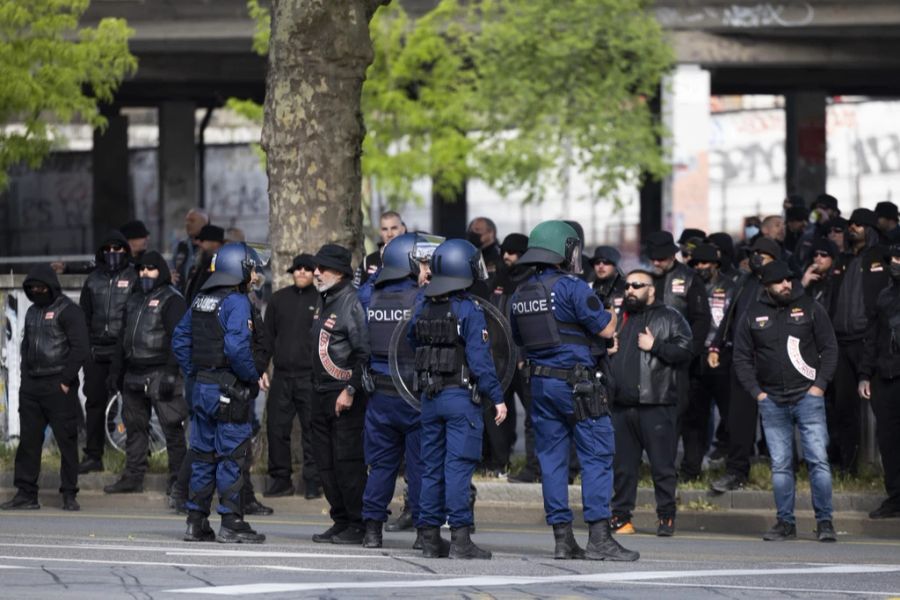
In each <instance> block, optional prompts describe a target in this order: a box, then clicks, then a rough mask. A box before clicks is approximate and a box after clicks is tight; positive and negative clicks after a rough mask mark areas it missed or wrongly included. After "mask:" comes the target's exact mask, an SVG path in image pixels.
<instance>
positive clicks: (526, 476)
mask: <svg viewBox="0 0 900 600" xmlns="http://www.w3.org/2000/svg"><path fill="white" fill-rule="evenodd" d="M506 481H508V482H509V483H540V481H541V477H540V475H538V474H537V473H535V472H534V471H532V470H531V469H529V468H527V467H526V468H524V469H522V470H521V471H519V472H518V473H516V474H514V475H510V476H509V477H507V478H506Z"/></svg>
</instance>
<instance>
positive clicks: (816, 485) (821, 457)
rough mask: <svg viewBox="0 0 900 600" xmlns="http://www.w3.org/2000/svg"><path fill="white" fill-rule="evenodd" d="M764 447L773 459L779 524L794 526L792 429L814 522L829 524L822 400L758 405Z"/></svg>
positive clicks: (768, 401)
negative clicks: (797, 438) (797, 433)
mask: <svg viewBox="0 0 900 600" xmlns="http://www.w3.org/2000/svg"><path fill="white" fill-rule="evenodd" d="M759 413H760V415H762V422H763V430H764V431H765V434H766V444H768V446H769V455H770V456H771V457H772V488H773V490H774V492H775V508H776V509H777V511H778V518H779V520H782V521H786V522H788V523H794V522H795V518H794V495H795V494H794V493H795V485H794V466H793V442H794V426H795V425H796V426H797V429H798V430H799V431H800V444H801V446H802V448H803V459H804V460H805V461H806V467H807V469H808V470H809V483H810V488H811V490H812V503H813V509H814V510H815V513H816V521H830V520H831V467H830V466H829V464H828V454H827V452H826V450H825V449H826V447H827V446H828V429H827V427H826V425H825V398H823V397H822V396H813V395H812V394H806V395H805V396H803V398H802V399H801V400H800V401H798V402H796V403H790V404H788V403H785V404H779V403H777V402H775V401H774V400H772V399H771V398H764V399H763V400H761V401H760V403H759Z"/></svg>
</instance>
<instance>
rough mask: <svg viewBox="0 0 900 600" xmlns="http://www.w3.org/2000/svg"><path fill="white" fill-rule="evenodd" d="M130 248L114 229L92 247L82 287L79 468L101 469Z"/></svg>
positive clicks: (133, 277) (115, 384) (131, 275)
mask: <svg viewBox="0 0 900 600" xmlns="http://www.w3.org/2000/svg"><path fill="white" fill-rule="evenodd" d="M130 256H131V249H130V248H129V247H128V242H127V241H126V240H125V236H123V235H122V234H121V233H120V232H118V231H116V230H113V231H111V232H110V233H109V234H107V236H106V237H105V238H104V240H103V242H102V243H101V244H100V246H99V248H98V249H97V256H96V260H97V268H96V269H95V270H94V272H93V273H91V274H90V275H89V276H88V278H87V280H86V281H85V282H84V287H82V288H81V297H80V299H79V304H80V305H81V310H82V311H84V318H85V319H86V322H87V326H88V332H89V334H90V340H91V353H90V356H89V358H88V361H87V363H86V364H85V366H84V395H85V396H86V397H87V401H86V402H85V406H84V412H85V448H84V458H83V459H82V461H81V464H80V465H78V472H79V473H90V472H91V471H102V470H103V462H102V459H103V449H104V448H105V447H106V405H107V403H108V401H109V397H110V396H111V395H112V394H114V393H115V392H116V390H118V389H120V387H121V384H122V382H121V381H120V380H119V379H118V378H116V377H110V365H111V364H112V358H113V354H114V353H115V351H116V342H117V341H118V339H119V329H120V328H121V327H122V315H123V314H124V312H125V303H126V302H127V301H128V298H129V296H131V293H132V292H133V291H134V287H135V283H136V281H137V278H138V274H137V272H136V271H135V270H134V268H133V267H132V265H131V263H130V262H129V261H130Z"/></svg>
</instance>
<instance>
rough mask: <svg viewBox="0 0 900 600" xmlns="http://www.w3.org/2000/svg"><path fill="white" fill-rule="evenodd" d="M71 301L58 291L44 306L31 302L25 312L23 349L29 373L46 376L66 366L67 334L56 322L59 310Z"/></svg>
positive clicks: (33, 375) (60, 370)
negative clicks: (56, 296) (51, 300)
mask: <svg viewBox="0 0 900 600" xmlns="http://www.w3.org/2000/svg"><path fill="white" fill-rule="evenodd" d="M72 304H73V302H72V301H71V300H70V299H69V298H68V297H67V296H65V295H63V294H60V296H59V297H58V298H56V299H55V300H54V301H53V302H51V303H50V305H49V306H47V307H46V308H40V307H38V306H36V305H32V306H30V307H29V308H28V312H27V313H26V314H25V339H26V340H28V347H27V348H26V349H25V352H26V353H27V354H26V358H27V366H28V375H29V376H30V377H46V376H48V375H58V374H59V373H62V372H63V370H64V369H65V361H66V358H67V357H68V356H69V338H68V337H67V336H66V332H65V331H64V330H63V328H62V325H61V324H60V322H59V316H60V315H61V314H62V312H63V311H64V310H65V309H66V308H68V307H69V306H71V305H72Z"/></svg>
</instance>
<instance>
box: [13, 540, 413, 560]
mask: <svg viewBox="0 0 900 600" xmlns="http://www.w3.org/2000/svg"><path fill="white" fill-rule="evenodd" d="M187 543H188V542H185V544H187ZM209 545H211V544H209ZM209 545H205V544H204V545H201V544H197V545H195V546H194V547H185V548H183V549H181V548H179V547H177V546H175V547H173V546H123V545H120V544H21V543H18V544H15V543H5V542H0V548H2V547H10V548H42V549H46V548H52V549H64V550H110V551H112V550H114V551H124V552H165V553H166V554H167V555H168V556H221V557H224V558H338V559H342V558H361V559H371V558H394V557H396V556H400V557H401V558H416V557H418V558H421V556H422V555H421V554H408V555H403V554H396V553H392V554H384V553H374V552H373V553H372V554H339V553H324V552H323V553H318V552H280V551H268V552H267V551H264V550H226V549H221V550H220V549H217V548H209V547H208V546H209ZM204 546H207V547H204Z"/></svg>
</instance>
